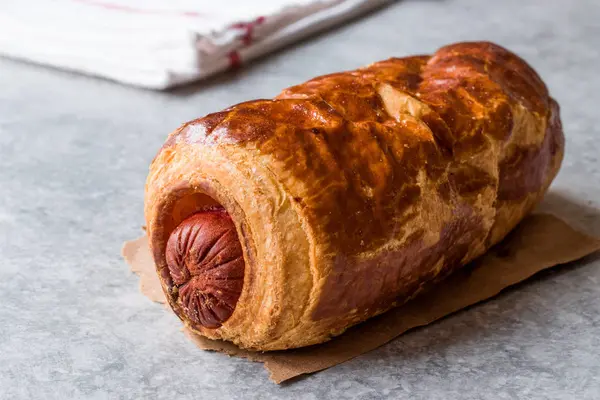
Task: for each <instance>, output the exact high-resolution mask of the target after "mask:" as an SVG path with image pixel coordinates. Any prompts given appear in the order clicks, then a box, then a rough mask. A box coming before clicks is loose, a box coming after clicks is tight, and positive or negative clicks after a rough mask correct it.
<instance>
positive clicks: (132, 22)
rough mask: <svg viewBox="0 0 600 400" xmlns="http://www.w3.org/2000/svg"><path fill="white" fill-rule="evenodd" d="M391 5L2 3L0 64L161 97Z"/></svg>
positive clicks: (277, 0)
mask: <svg viewBox="0 0 600 400" xmlns="http://www.w3.org/2000/svg"><path fill="white" fill-rule="evenodd" d="M389 1H390V0H321V1H315V0H255V1H251V0H212V1H207V0H176V1H166V0H37V1H35V2H32V1H23V0H2V1H0V54H3V55H6V56H8V57H12V58H18V59H24V60H28V61H31V62H35V63H40V64H46V65H51V66H54V67H57V68H63V69H68V70H72V71H78V72H82V73H86V74H90V75H97V76H102V77H105V78H109V79H113V80H116V81H119V82H123V83H127V84H131V85H136V86H141V87H146V88H151V89H167V88H169V87H173V86H177V85H182V84H185V83H188V82H192V81H195V80H198V79H201V78H205V77H207V76H209V75H212V74H214V73H216V72H219V71H222V70H225V69H227V68H230V67H237V66H239V65H241V64H242V63H243V62H245V61H248V60H251V59H253V58H256V57H258V56H261V55H263V54H266V53H268V52H271V51H273V50H275V49H277V48H280V47H283V46H285V45H288V44H290V43H292V42H294V41H297V40H299V39H301V38H303V37H306V36H308V35H310V34H313V33H315V32H317V31H319V30H322V29H326V28H328V27H331V26H333V25H336V24H339V23H341V22H343V21H346V20H348V19H350V18H353V17H357V16H360V15H361V14H364V13H366V12H367V11H369V10H370V9H373V8H375V7H378V6H381V5H383V4H384V3H386V2H389Z"/></svg>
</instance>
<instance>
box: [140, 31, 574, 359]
mask: <svg viewBox="0 0 600 400" xmlns="http://www.w3.org/2000/svg"><path fill="white" fill-rule="evenodd" d="M563 152H564V137H563V132H562V126H561V122H560V117H559V108H558V105H557V103H556V102H555V101H554V100H553V99H552V98H551V97H550V95H549V93H548V90H547V88H546V86H545V85H544V83H543V82H542V80H541V79H540V77H539V76H538V75H537V74H536V72H535V71H534V70H533V69H532V68H531V67H530V66H529V65H528V64H527V63H526V62H525V61H523V60H522V59H520V58H519V57H517V56H516V55H515V54H513V53H511V52H509V51H508V50H506V49H504V48H502V47H500V46H497V45H494V44H492V43H487V42H469V43H458V44H453V45H449V46H446V47H443V48H441V49H439V50H438V51H437V52H435V53H434V54H433V55H424V56H414V57H407V58H391V59H389V60H385V61H381V62H377V63H374V64H372V65H370V66H367V67H365V68H361V69H358V70H355V71H349V72H342V73H336V74H331V75H326V76H322V77H317V78H315V79H312V80H310V81H308V82H306V83H303V84H301V85H298V86H294V87H291V88H288V89H285V90H284V91H283V92H282V93H281V94H280V95H279V96H277V97H276V98H275V99H265V100H254V101H248V102H245V103H241V104H238V105H235V106H232V107H230V108H228V109H226V110H224V111H221V112H217V113H213V114H209V115H207V116H205V117H204V118H201V119H197V120H194V121H191V122H188V123H186V124H184V125H183V126H182V127H180V128H179V129H177V130H176V131H175V132H173V133H172V134H171V135H170V136H169V138H168V139H167V141H166V143H165V144H164V146H163V147H162V149H161V150H160V152H159V153H158V154H157V156H156V158H155V159H154V161H153V162H152V165H151V167H150V173H149V176H148V180H147V184H146V198H145V215H146V222H147V227H148V235H149V238H150V244H151V249H152V253H153V256H154V260H155V263H156V267H157V272H158V274H159V276H160V279H161V283H162V287H163V290H164V291H165V294H166V296H167V298H168V300H169V303H170V305H171V307H172V308H173V310H174V311H175V313H176V314H177V315H178V316H179V317H180V318H181V319H182V320H183V321H184V323H185V324H186V325H187V326H188V327H190V328H191V329H193V330H194V331H195V332H197V333H199V334H201V335H204V336H207V337H209V338H215V339H223V340H228V341H232V342H234V343H236V344H237V345H239V346H241V347H245V348H252V349H257V350H278V349H289V348H295V347H301V346H307V345H311V344H316V343H320V342H323V341H326V340H328V339H330V338H331V337H333V336H335V335H338V334H340V333H342V332H343V331H344V330H346V329H347V328H348V327H350V326H352V325H354V324H356V323H359V322H361V321H364V320H366V319H368V318H370V317H373V316H375V315H377V314H380V313H382V312H384V311H386V310H388V309H390V308H391V307H394V306H397V305H399V304H402V303H404V302H406V301H407V300H408V299H410V298H412V297H414V296H415V295H417V294H418V293H419V292H420V291H422V290H423V289H424V288H428V287H431V286H432V285H433V284H434V283H435V282H436V281H438V280H440V279H442V278H443V277H445V276H447V275H448V274H449V273H451V272H452V271H454V270H455V269H457V268H459V267H461V266H463V265H465V264H466V263H468V262H469V261H471V260H473V259H474V258H476V257H478V256H480V255H481V254H483V253H484V252H485V251H486V250H487V249H488V248H489V247H490V246H492V245H494V244H495V243H497V242H499V241H500V240H502V238H504V236H505V235H506V234H507V233H508V232H510V231H511V230H512V229H513V228H514V227H515V226H516V225H517V224H518V223H519V221H521V219H522V218H523V217H524V216H525V215H526V214H527V213H528V212H530V211H531V210H532V208H533V207H534V206H535V205H536V204H537V203H538V202H539V201H540V200H541V198H542V197H543V195H544V193H545V191H546V190H547V188H548V186H549V185H550V183H551V181H552V179H553V178H554V177H555V175H556V174H557V172H558V170H559V167H560V163H561V161H562V157H563ZM194 232H195V233H194ZM194 235H195V236H194ZM432 290H435V288H433V289H432Z"/></svg>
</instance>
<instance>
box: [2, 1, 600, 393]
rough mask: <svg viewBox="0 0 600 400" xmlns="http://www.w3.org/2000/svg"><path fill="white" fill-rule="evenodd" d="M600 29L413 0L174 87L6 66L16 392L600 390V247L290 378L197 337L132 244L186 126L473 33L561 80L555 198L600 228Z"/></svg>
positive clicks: (7, 326) (597, 5)
mask: <svg viewBox="0 0 600 400" xmlns="http://www.w3.org/2000/svg"><path fill="white" fill-rule="evenodd" d="M598 21H600V2H598V1H597V0H587V1H570V2H568V1H563V0H537V1H534V0H510V1H495V2H493V1H481V0H446V1H444V0H440V1H434V0H429V1H403V2H398V3H395V4H393V5H392V6H390V7H388V8H386V9H384V10H381V11H379V12H376V13H374V14H372V15H370V16H368V17H366V18H364V19H361V20H359V21H356V22H354V23H352V24H349V25H347V26H345V27H342V28H339V29H336V30H333V31H330V32H328V33H327V34H324V35H322V36H320V37H318V38H315V39H312V40H310V41H306V42H303V43H301V44H299V45H297V46H295V47H293V48H291V49H289V50H286V51H283V52H279V53H277V54H275V55H273V56H271V57H269V58H268V59H265V60H262V61H259V62H256V63H254V64H252V65H251V66H250V67H249V68H247V69H245V70H244V71H242V72H239V73H235V74H227V75H224V76H222V77H220V78H219V79H216V80H214V81H213V82H211V83H205V84H199V85H195V86H192V87H190V88H187V89H183V90H176V91H173V92H169V93H154V92H149V91H144V90H137V89H134V88H129V87H124V86H119V85H117V84H113V83H111V82H106V81H102V80H98V79H94V78H88V77H83V76H77V75H72V74H69V73H66V72H60V71H55V70H51V69H44V68H41V67H37V66H32V65H27V64H22V63H18V62H15V61H9V60H0V398H2V399H70V398H73V399H138V398H147V399H162V398H176V399H182V400H183V399H196V398H205V399H208V398H218V399H226V398H239V399H242V398H243V399H248V398H257V399H258V398H268V397H269V398H284V399H286V398H300V399H316V398H335V399H338V398H339V399H344V398H396V399H404V398H407V399H408V398H410V399H452V398H461V399H597V398H599V397H600V301H598V299H599V298H600V257H599V256H595V257H594V256H592V257H589V258H587V259H586V260H585V261H584V262H579V263H576V264H573V265H570V266H566V267H563V268H560V269H558V270H555V271H551V272H548V273H544V274H542V275H541V276H538V277H537V278H535V279H533V280H531V281H529V282H527V283H525V284H522V285H520V286H518V287H517V288H516V289H514V290H510V291H508V292H506V293H504V294H502V295H501V296H499V297H498V298H496V299H494V300H492V301H489V302H486V303H485V304H482V305H479V306H476V307H472V308H471V309H469V310H467V311H464V312H460V313H458V314H456V315H454V316H452V317H449V318H446V319H444V320H442V321H440V322H437V323H435V324H433V325H430V326H428V327H426V328H424V329H419V330H416V331H413V332H411V333H409V334H407V335H404V336H402V337H401V338H399V339H397V340H395V341H394V342H392V343H390V344H388V345H386V346H383V347H382V348H380V349H378V350H376V351H373V352H371V353H369V354H366V355H364V356H361V357H359V358H357V359H355V360H352V361H350V362H347V363H345V364H343V365H340V366H337V367H334V368H331V369H329V370H327V371H324V372H321V373H317V374H314V375H311V376H308V377H305V378H303V379H299V380H296V381H295V382H292V383H289V384H285V385H282V386H276V385H274V384H273V383H271V382H269V380H268V378H267V373H266V371H265V370H263V367H262V366H261V365H260V364H254V363H251V362H248V361H244V360H239V359H233V358H229V357H227V356H224V355H221V354H213V353H208V352H203V351H200V350H198V349H197V348H195V347H194V345H192V344H191V343H190V342H189V341H188V340H186V339H185V337H184V336H183V335H182V334H181V332H180V330H179V328H180V324H179V322H178V320H177V318H176V317H175V316H173V315H171V314H170V313H168V312H165V310H164V309H163V308H162V307H160V306H157V305H156V304H152V303H151V302H150V301H148V300H147V299H146V298H144V297H143V296H142V295H141V294H140V293H139V291H138V280H137V278H136V277H135V276H134V275H132V274H131V273H130V272H129V271H128V268H127V266H126V265H125V263H124V262H123V260H122V259H121V257H120V255H119V252H120V248H121V244H122V242H123V241H124V240H126V239H130V238H133V237H135V236H137V235H139V234H140V226H141V225H142V224H143V216H142V202H143V185H144V179H145V175H146V171H147V166H148V164H149V162H150V160H151V159H152V157H153V156H154V154H155V152H156V150H157V149H158V148H159V146H160V145H161V143H162V142H163V140H164V139H165V136H166V134H167V133H168V132H169V131H171V130H172V129H174V128H175V127H177V126H178V125H179V124H180V123H181V122H183V121H186V120H189V119H192V118H195V117H198V116H202V115H204V114H206V113H208V112H210V111H215V110H218V109H221V108H223V107H225V106H228V105H230V104H232V103H236V102H240V101H243V100H248V99H252V98H258V97H268V96H273V95H274V94H276V93H277V92H278V90H279V89H281V88H283V87H286V86H288V85H291V84H294V83H298V82H301V81H303V80H305V79H308V78H310V77H312V76H314V75H317V74H323V73H328V72H333V71H336V70H342V69H349V68H354V67H358V66H360V65H362V64H366V63H369V62H372V61H375V60H379V59H383V58H387V57H390V56H392V55H407V54H411V53H423V52H431V51H433V50H435V49H436V48H437V47H439V46H441V45H443V44H445V43H448V42H453V41H459V40H470V39H488V40H493V41H496V42H498V43H500V44H502V45H504V46H507V47H509V48H511V49H513V50H515V51H516V52H518V53H519V54H521V55H522V56H524V57H525V58H526V59H527V60H529V61H530V62H531V64H533V66H534V67H535V68H536V69H537V70H538V71H539V72H540V74H541V75H542V76H543V78H544V79H545V81H546V82H547V83H548V85H549V87H550V89H551V91H552V93H553V95H554V96H555V97H556V98H557V99H558V101H559V103H560V104H561V105H562V117H563V121H564V127H565V132H566V137H567V155H566V159H565V162H564V165H563V168H562V171H561V173H560V175H559V177H558V179H557V180H556V182H555V184H554V187H553V191H552V194H550V195H549V196H548V198H547V200H546V202H545V204H544V206H543V208H545V209H550V210H552V211H554V212H556V213H558V214H559V215H561V216H563V217H565V218H566V219H568V220H569V221H570V222H571V223H572V224H574V225H575V226H577V227H579V228H581V229H584V230H586V231H588V232H591V233H595V234H596V235H600V185H599V181H600V170H599V167H600V164H599V162H598V156H599V154H600V140H598V138H599V137H600V128H598V126H599V122H600V121H599V114H600V78H599V77H598V68H599V67H600V54H599V51H600V50H599V49H600V24H599V22H598Z"/></svg>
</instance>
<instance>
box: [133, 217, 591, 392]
mask: <svg viewBox="0 0 600 400" xmlns="http://www.w3.org/2000/svg"><path fill="white" fill-rule="evenodd" d="M597 250H600V239H598V238H594V237H591V236H588V235H586V234H584V233H581V232H578V231H576V230H575V229H573V228H572V227H570V226H569V225H568V224H567V223H566V222H564V221H562V220H561V219H559V218H557V217H555V216H553V215H550V214H534V215H530V216H528V217H527V218H525V219H524V220H523V222H521V224H520V225H519V226H518V227H517V228H516V229H515V230H514V231H513V232H512V233H511V234H510V235H509V236H508V237H507V238H505V239H504V241H503V242H502V243H500V244H499V245H497V246H495V247H494V248H492V249H491V250H490V251H488V252H487V253H486V254H485V255H483V256H482V257H481V258H479V259H478V260H476V261H475V262H473V263H472V264H471V265H469V266H466V267H465V268H463V269H462V270H459V271H458V272H457V273H455V274H454V275H452V276H450V277H449V278H447V279H446V280H445V281H443V282H441V283H440V284H439V285H436V286H435V287H433V288H432V289H431V290H429V291H428V292H426V293H425V294H423V295H421V296H419V297H417V298H415V299H414V300H412V301H410V302H408V303H406V304H405V305H403V306H401V307H398V308H395V309H393V310H391V311H388V312H387V313H385V314H383V315H381V316H378V317H376V318H372V319H370V320H368V321H366V322H364V323H362V324H360V325H358V326H355V327H353V328H351V329H349V330H348V331H347V332H346V333H344V334H343V335H341V336H339V337H337V338H334V339H333V340H331V341H329V342H327V343H323V344H320V345H316V346H310V347H306V348H302V349H296V350H287V351H276V352H267V353H260V352H252V351H247V350H243V349H240V348H238V347H237V346H235V345H233V344H232V343H229V342H223V341H216V340H210V339H206V338H204V337H201V336H198V335H196V334H194V333H193V332H191V331H189V330H186V329H185V328H184V332H185V335H186V336H187V337H188V338H190V339H191V340H192V341H193V342H194V343H195V344H196V345H197V346H198V347H200V348H201V349H204V350H212V351H219V352H223V353H226V354H229V355H232V356H237V357H244V358H247V359H250V360H253V361H259V362H263V363H264V366H265V368H266V369H267V370H268V371H269V372H270V378H271V379H272V380H273V381H274V382H276V383H281V382H283V381H285V380H288V379H291V378H294V377H296V376H298V375H301V374H307V373H311V372H316V371H320V370H323V369H326V368H329V367H332V366H334V365H336V364H339V363H342V362H344V361H347V360H350V359H351V358H354V357H356V356H358V355H360V354H363V353H366V352H368V351H371V350H373V349H375V348H377V347H379V346H381V345H383V344H385V343H387V342H389V341H390V340H392V339H394V338H395V337H397V336H399V335H401V334H403V333H404V332H406V331H408V330H409V329H412V328H416V327H419V326H424V325H427V324H430V323H432V322H433V321H435V320H437V319H440V318H442V317H445V316H447V315H449V314H452V313H454V312H456V311H458V310H461V309H463V308H465V307H468V306H471V305H473V304H476V303H478V302H481V301H483V300H486V299H489V298H491V297H493V296H495V295H497V294H498V293H500V291H502V290H503V289H505V288H507V287H509V286H511V285H514V284H516V283H519V282H521V281H523V280H525V279H527V278H529V277H531V276H532V275H534V274H535V273H537V272H539V271H541V270H544V269H546V268H549V267H552V266H555V265H559V264H564V263H568V262H570V261H575V260H577V259H579V258H581V257H583V256H586V255H588V254H590V253H592V252H594V251H597ZM123 256H124V258H125V260H126V261H127V263H128V264H129V265H130V267H131V270H132V271H133V272H135V273H136V274H138V275H139V276H140V290H141V291H142V293H143V294H144V295H146V296H147V297H148V298H149V299H151V300H152V301H155V302H158V303H163V304H164V303H165V302H166V300H165V298H164V295H163V292H162V289H161V287H160V283H159V281H158V277H157V275H156V272H155V270H154V262H153V260H152V256H151V254H150V250H149V249H148V239H147V237H146V236H143V237H141V238H139V239H136V240H132V241H129V242H126V243H125V244H124V246H123Z"/></svg>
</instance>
